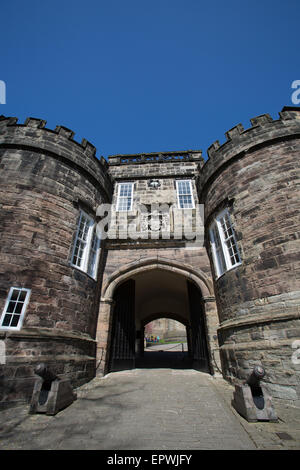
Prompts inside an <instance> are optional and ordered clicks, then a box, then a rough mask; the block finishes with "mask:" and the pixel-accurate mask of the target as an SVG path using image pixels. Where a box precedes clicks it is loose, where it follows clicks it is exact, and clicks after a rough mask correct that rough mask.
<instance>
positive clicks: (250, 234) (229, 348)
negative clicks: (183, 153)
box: [199, 107, 300, 400]
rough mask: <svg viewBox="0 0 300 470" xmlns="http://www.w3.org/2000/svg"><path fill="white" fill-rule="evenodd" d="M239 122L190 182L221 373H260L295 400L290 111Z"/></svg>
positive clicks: (299, 263) (295, 200) (280, 394)
mask: <svg viewBox="0 0 300 470" xmlns="http://www.w3.org/2000/svg"><path fill="white" fill-rule="evenodd" d="M279 116H280V118H279V119H278V120H273V119H272V118H271V117H270V116H269V115H268V114H265V115H262V116H259V117H256V118H254V119H251V123H252V127H251V128H249V129H247V130H244V129H243V126H242V125H241V124H239V125H238V126H236V127H234V128H233V129H231V130H230V131H228V132H227V133H226V137H227V141H226V142H225V143H224V144H223V145H220V144H219V142H218V141H217V142H215V143H214V144H213V145H212V146H211V147H210V148H209V149H208V156H209V158H208V160H207V162H206V163H205V165H204V166H203V168H202V171H201V173H200V177H199V195H200V202H202V203H204V204H205V227H206V246H207V250H208V253H209V256H210V262H211V266H212V270H213V275H214V287H215V295H216V301H217V306H218V313H219V319H220V328H219V331H218V334H219V341H220V353H221V358H222V367H223V374H224V376H225V378H226V379H229V380H230V381H233V382H234V381H236V380H243V379H245V378H246V377H247V376H248V374H249V373H250V371H251V370H252V368H253V366H254V365H256V364H258V365H262V366H263V367H264V368H265V370H266V376H265V378H264V382H265V384H266V385H267V387H268V388H269V390H270V392H271V393H272V394H273V396H274V397H277V398H283V399H292V400H293V399H297V398H298V399H299V398H300V373H299V372H300V366H299V362H300V320H299V314H300V310H299V308H300V307H299V305H300V284H299V282H300V281H299V279H300V254H299V245H300V242H299V236H300V230H299V218H300V217H299V215H300V206H299V200H300V192H299V178H300V172H299V156H300V108H290V107H285V108H283V110H282V112H281V113H279Z"/></svg>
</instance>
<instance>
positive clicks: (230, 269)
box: [215, 263, 242, 281]
mask: <svg viewBox="0 0 300 470" xmlns="http://www.w3.org/2000/svg"><path fill="white" fill-rule="evenodd" d="M241 265H242V263H239V264H235V265H234V266H232V267H231V268H229V269H227V271H224V272H223V273H222V274H221V275H220V276H218V277H217V276H215V280H216V281H218V280H219V279H221V277H223V276H225V274H227V273H229V271H233V270H234V269H236V268H238V267H239V266H241Z"/></svg>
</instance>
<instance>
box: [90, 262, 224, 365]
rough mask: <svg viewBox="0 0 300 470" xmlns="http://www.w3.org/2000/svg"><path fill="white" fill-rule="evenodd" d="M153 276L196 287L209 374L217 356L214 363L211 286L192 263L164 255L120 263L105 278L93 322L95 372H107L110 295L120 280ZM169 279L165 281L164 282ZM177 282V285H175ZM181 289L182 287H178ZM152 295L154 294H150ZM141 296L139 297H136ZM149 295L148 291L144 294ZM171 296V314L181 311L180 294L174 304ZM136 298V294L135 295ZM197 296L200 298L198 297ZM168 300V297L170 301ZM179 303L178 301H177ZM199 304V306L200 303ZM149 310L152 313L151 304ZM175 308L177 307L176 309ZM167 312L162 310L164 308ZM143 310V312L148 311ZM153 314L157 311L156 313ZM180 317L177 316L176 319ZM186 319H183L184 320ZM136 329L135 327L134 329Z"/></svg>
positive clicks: (112, 301) (112, 303)
mask: <svg viewBox="0 0 300 470" xmlns="http://www.w3.org/2000/svg"><path fill="white" fill-rule="evenodd" d="M153 273H154V274H155V276H160V277H161V279H162V280H163V279H167V278H168V279H171V278H172V277H173V279H174V280H178V283H179V280H180V281H181V283H182V284H181V286H183V282H185V283H186V285H187V283H189V284H190V285H193V286H195V289H198V290H199V293H200V294H201V301H200V302H199V308H200V307H201V309H202V311H203V317H204V320H203V321H204V322H205V329H206V332H205V334H206V341H207V347H208V361H209V364H210V370H211V372H212V373H214V372H215V365H217V367H218V364H219V358H218V356H217V364H216V361H214V359H216V350H218V344H217V327H218V317H217V309H216V305H215V299H214V296H213V285H212V282H211V280H210V279H208V277H207V276H206V275H205V273H203V272H202V271H201V270H196V269H195V268H193V267H192V266H189V265H182V264H179V263H176V262H174V261H173V260H169V259H166V258H160V257H155V258H144V259H141V260H138V261H136V262H134V263H129V264H127V265H125V266H122V267H121V268H120V269H118V270H117V271H115V272H114V273H112V274H111V275H110V276H108V277H107V278H106V279H105V282H104V283H103V288H102V296H101V303H100V310H99V318H98V325H97V336H96V338H97V364H98V365H97V373H100V374H105V373H107V372H108V371H109V352H110V347H111V339H112V328H113V314H114V311H115V298H114V295H115V293H116V292H117V289H118V287H119V286H121V285H122V284H123V283H125V282H127V281H129V280H134V281H138V282H140V280H141V279H142V278H144V279H147V276H148V277H149V279H151V276H152V274H153ZM168 282H169V284H170V281H166V285H167V283H168ZM178 285H179V284H178ZM181 288H182V290H183V289H184V287H181ZM154 291H155V292H154V293H153V295H152V299H151V300H152V301H153V302H154V303H155V301H156V300H157V297H158V296H157V293H158V291H157V287H156V290H155V289H154ZM154 294H155V295H154ZM140 297H141V296H140ZM148 297H151V292H150V294H149V295H148ZM171 297H174V296H171V295H169V297H168V302H171V300H172V302H171V303H172V309H171V311H172V314H173V317H174V314H175V315H176V313H178V312H179V313H181V311H180V305H179V304H180V300H181V301H182V299H183V295H182V297H181V299H179V297H178V298H177V301H178V302H177V303H178V305H177V306H176V305H175V304H176V299H174V298H172V299H171ZM137 298H138V295H137ZM199 298H200V297H199ZM166 299H167V297H166V296H165V299H163V300H164V302H166ZM170 299H171V300H170ZM181 303H182V302H181ZM200 303H201V305H200ZM142 308H143V309H145V308H146V310H147V309H148V310H149V309H150V310H149V311H150V313H151V308H150V307H149V301H148V303H146V305H142ZM152 308H153V311H152V313H153V314H154V313H155V309H154V307H152ZM176 308H177V309H179V310H178V312H176ZM187 309H188V307H185V315H186V312H187ZM164 310H165V311H167V310H166V309H164ZM149 311H147V314H149ZM156 313H157V312H156ZM182 319H184V318H183V317H181V319H180V321H182ZM141 320H142V318H141ZM184 320H185V321H186V320H187V319H186V318H185V319H184ZM137 329H138V328H137Z"/></svg>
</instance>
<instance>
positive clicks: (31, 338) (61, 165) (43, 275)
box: [0, 119, 111, 406]
mask: <svg viewBox="0 0 300 470" xmlns="http://www.w3.org/2000/svg"><path fill="white" fill-rule="evenodd" d="M44 125H45V122H43V121H40V120H36V119H28V120H27V121H26V122H25V124H24V125H18V124H16V121H15V120H12V119H2V120H1V121H0V168H1V171H0V217H1V226H0V232H1V234H0V237H1V263H0V312H2V310H3V307H4V304H5V301H6V298H7V295H8V292H9V289H10V287H23V288H29V289H31V296H30V301H29V304H28V307H27V310H26V314H25V319H24V322H23V326H22V329H21V330H20V331H17V330H16V331H14V330H5V329H0V339H1V340H2V341H4V342H5V349H6V364H4V365H1V366H0V370H1V372H0V380H1V387H0V390H1V391H0V406H1V403H2V404H3V403H5V402H7V401H8V400H9V402H10V405H11V404H13V403H18V401H19V400H24V399H26V400H28V399H29V398H30V396H31V391H32V387H33V381H34V367H35V366H36V365H37V364H38V363H39V362H42V361H46V362H47V364H48V365H50V367H52V368H53V370H54V372H55V373H57V374H61V375H63V376H65V377H68V378H70V379H71V381H72V384H73V385H78V384H80V383H82V382H85V381H86V380H88V379H89V378H91V377H92V376H93V375H94V370H95V349H96V345H95V339H94V338H95V317H96V316H97V311H98V309H97V304H98V300H99V283H98V284H97V282H96V281H95V280H94V279H92V278H91V277H89V276H88V275H87V274H85V273H83V272H82V271H79V270H78V269H76V268H74V267H72V266H70V261H71V254H72V249H73V243H74V237H75V234H76V229H77V224H78V218H79V213H80V209H81V208H82V209H84V210H85V211H88V212H89V213H92V214H93V213H95V211H96V208H97V206H98V204H99V203H101V202H102V201H108V200H109V198H110V193H111V183H110V178H109V176H108V174H107V167H106V164H104V162H100V161H99V160H98V159H97V158H96V157H95V155H94V153H95V149H94V148H93V147H92V146H91V145H90V144H88V143H87V142H85V141H84V142H83V143H82V144H78V143H76V142H75V141H73V139H72V137H73V133H72V132H71V131H69V130H68V129H66V128H62V127H59V128H56V130H55V131H51V130H49V129H45V128H44ZM3 406H4V405H3Z"/></svg>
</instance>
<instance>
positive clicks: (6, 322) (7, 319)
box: [1, 315, 12, 326]
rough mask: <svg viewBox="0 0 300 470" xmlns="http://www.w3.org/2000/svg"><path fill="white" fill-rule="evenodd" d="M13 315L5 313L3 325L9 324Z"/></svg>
mask: <svg viewBox="0 0 300 470" xmlns="http://www.w3.org/2000/svg"><path fill="white" fill-rule="evenodd" d="M11 318H12V315H5V317H4V320H3V322H2V325H1V326H9V324H10V320H11Z"/></svg>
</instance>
